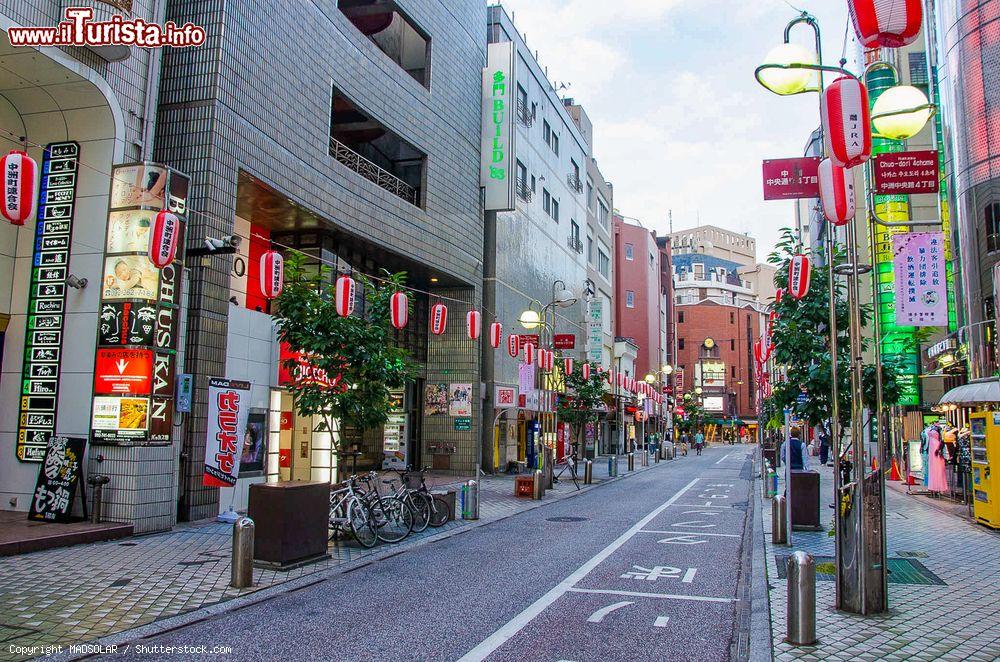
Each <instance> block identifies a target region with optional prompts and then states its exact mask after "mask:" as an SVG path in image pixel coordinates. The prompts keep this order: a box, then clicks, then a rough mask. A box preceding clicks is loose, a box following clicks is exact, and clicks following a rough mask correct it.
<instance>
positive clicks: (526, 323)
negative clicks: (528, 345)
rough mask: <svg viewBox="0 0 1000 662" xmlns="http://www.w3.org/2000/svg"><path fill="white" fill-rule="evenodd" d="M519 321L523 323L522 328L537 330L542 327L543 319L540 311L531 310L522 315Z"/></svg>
mask: <svg viewBox="0 0 1000 662" xmlns="http://www.w3.org/2000/svg"><path fill="white" fill-rule="evenodd" d="M517 321H518V322H520V323H521V326H523V327H524V328H526V329H529V330H530V329H537V328H538V327H539V326H541V325H542V318H541V316H540V315H539V314H538V311H537V310H532V309H531V308H529V309H528V310H526V311H524V312H523V313H521V316H520V317H519V318H518V320H517Z"/></svg>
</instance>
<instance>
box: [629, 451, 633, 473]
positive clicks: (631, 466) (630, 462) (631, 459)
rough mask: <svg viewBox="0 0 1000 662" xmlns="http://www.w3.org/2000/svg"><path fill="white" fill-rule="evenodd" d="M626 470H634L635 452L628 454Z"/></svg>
mask: <svg viewBox="0 0 1000 662" xmlns="http://www.w3.org/2000/svg"><path fill="white" fill-rule="evenodd" d="M628 470H629V471H635V453H629V454H628Z"/></svg>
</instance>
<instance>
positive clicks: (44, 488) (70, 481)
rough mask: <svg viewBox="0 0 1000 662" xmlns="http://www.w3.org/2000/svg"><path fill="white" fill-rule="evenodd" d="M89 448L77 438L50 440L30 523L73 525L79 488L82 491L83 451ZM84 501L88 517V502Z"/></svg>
mask: <svg viewBox="0 0 1000 662" xmlns="http://www.w3.org/2000/svg"><path fill="white" fill-rule="evenodd" d="M86 446H87V440H86V439H80V438H77V437H51V438H50V439H49V443H48V445H47V446H46V448H45V458H44V462H43V464H42V468H41V469H40V470H39V472H38V482H36V483H35V492H34V495H33V496H32V499H31V509H30V510H29V511H28V519H29V520H37V521H40V522H63V523H65V522H71V521H73V499H74V497H75V496H76V491H77V488H79V489H81V490H82V489H83V451H84V449H85V448H86ZM81 494H82V492H81ZM82 500H83V503H84V506H83V508H84V516H86V512H87V511H86V508H87V506H86V503H87V500H86V498H83V499H82Z"/></svg>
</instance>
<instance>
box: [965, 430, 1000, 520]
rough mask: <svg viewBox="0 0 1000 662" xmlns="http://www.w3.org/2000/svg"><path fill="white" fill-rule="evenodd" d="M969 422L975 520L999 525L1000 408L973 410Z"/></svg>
mask: <svg viewBox="0 0 1000 662" xmlns="http://www.w3.org/2000/svg"><path fill="white" fill-rule="evenodd" d="M969 425H970V428H971V431H972V440H971V445H972V489H973V509H974V512H975V514H976V520H977V521H979V522H981V523H982V524H985V525H986V526H989V527H991V528H994V529H1000V411H990V412H977V413H975V414H972V415H971V416H970V417H969ZM994 462H996V465H995V466H994Z"/></svg>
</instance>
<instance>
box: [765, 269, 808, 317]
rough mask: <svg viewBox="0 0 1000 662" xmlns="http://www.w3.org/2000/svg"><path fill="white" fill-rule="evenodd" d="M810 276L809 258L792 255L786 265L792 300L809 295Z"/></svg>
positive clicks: (789, 292)
mask: <svg viewBox="0 0 1000 662" xmlns="http://www.w3.org/2000/svg"><path fill="white" fill-rule="evenodd" d="M811 274H812V267H811V266H810V264H809V258H808V257H806V256H805V255H802V254H801V253H798V254H796V255H793V256H792V259H791V261H790V262H789V263H788V294H789V295H791V297H792V298H793V299H796V300H798V299H801V298H802V297H804V296H805V295H806V294H808V293H809V280H810V276H811ZM767 326H768V327H770V326H771V321H770V320H768V323H767ZM768 336H770V328H768Z"/></svg>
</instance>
